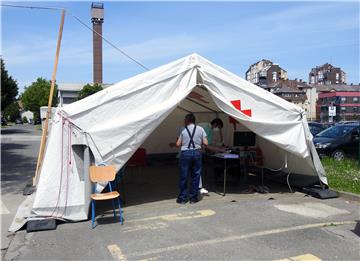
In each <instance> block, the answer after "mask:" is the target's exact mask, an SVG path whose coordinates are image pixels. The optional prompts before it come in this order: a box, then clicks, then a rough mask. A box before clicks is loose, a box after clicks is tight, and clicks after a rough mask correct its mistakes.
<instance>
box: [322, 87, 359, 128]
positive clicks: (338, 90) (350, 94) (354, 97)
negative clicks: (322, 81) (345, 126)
mask: <svg viewBox="0 0 360 261" xmlns="http://www.w3.org/2000/svg"><path fill="white" fill-rule="evenodd" d="M317 88H318V92H319V93H318V95H319V98H318V101H317V104H316V118H317V120H319V121H321V122H328V120H329V115H328V114H329V106H335V107H336V116H335V117H334V121H335V122H338V121H351V120H360V85H336V84H334V85H324V86H321V87H320V88H319V86H317Z"/></svg>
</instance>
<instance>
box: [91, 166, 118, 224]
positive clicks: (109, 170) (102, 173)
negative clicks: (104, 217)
mask: <svg viewBox="0 0 360 261" xmlns="http://www.w3.org/2000/svg"><path fill="white" fill-rule="evenodd" d="M89 172H90V180H91V182H92V183H95V184H96V183H97V182H109V183H108V184H109V189H110V192H107V193H95V184H94V185H93V194H91V195H90V198H91V221H92V222H91V224H92V228H94V227H95V202H96V201H98V200H110V199H111V200H112V206H113V211H114V218H115V219H116V213H115V202H114V200H115V199H117V201H118V204H119V212H120V223H121V224H123V218H122V210H121V203H120V199H119V197H120V194H119V192H117V191H113V190H112V186H111V181H114V179H115V176H116V169H115V166H90V168H89Z"/></svg>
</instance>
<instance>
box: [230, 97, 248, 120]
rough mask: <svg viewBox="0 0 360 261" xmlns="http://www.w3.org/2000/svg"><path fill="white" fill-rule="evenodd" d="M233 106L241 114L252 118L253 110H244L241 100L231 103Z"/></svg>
mask: <svg viewBox="0 0 360 261" xmlns="http://www.w3.org/2000/svg"><path fill="white" fill-rule="evenodd" d="M231 104H232V105H233V106H234V107H235V109H237V110H239V111H240V112H242V113H243V114H245V115H246V116H249V117H250V118H251V109H246V110H242V109H241V101H240V100H233V101H231Z"/></svg>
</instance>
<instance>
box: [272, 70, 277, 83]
mask: <svg viewBox="0 0 360 261" xmlns="http://www.w3.org/2000/svg"><path fill="white" fill-rule="evenodd" d="M272 79H273V81H274V82H276V81H277V72H273V73H272Z"/></svg>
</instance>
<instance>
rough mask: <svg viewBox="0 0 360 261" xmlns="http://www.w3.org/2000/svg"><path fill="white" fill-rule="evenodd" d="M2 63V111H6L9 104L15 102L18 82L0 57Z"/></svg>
mask: <svg viewBox="0 0 360 261" xmlns="http://www.w3.org/2000/svg"><path fill="white" fill-rule="evenodd" d="M0 63H1V111H4V110H5V108H6V107H7V106H9V105H10V104H12V103H14V102H15V100H16V96H17V95H18V90H19V89H18V85H17V82H16V81H15V80H14V79H13V78H12V77H11V76H9V74H8V71H7V70H6V68H5V63H4V60H3V59H2V58H0Z"/></svg>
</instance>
